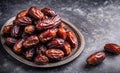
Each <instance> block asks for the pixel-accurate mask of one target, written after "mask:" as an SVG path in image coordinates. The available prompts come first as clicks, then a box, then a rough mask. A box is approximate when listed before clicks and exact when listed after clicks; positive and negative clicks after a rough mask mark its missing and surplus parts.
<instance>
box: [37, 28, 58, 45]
mask: <svg viewBox="0 0 120 73" xmlns="http://www.w3.org/2000/svg"><path fill="white" fill-rule="evenodd" d="M56 32H57V29H54V28H53V29H48V30H46V31H44V32H42V33H41V34H39V36H38V37H39V40H40V41H41V42H43V43H44V42H47V41H49V40H51V39H52V38H54V37H55V36H56Z"/></svg>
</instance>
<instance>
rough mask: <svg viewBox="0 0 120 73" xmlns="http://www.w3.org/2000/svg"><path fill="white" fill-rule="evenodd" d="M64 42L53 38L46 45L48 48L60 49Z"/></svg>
mask: <svg viewBox="0 0 120 73" xmlns="http://www.w3.org/2000/svg"><path fill="white" fill-rule="evenodd" d="M63 44H64V40H63V39H60V38H55V39H53V40H52V41H50V42H49V43H48V44H47V47H49V48H61V47H63Z"/></svg>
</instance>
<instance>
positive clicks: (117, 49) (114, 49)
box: [104, 43, 120, 54]
mask: <svg viewBox="0 0 120 73" xmlns="http://www.w3.org/2000/svg"><path fill="white" fill-rule="evenodd" d="M104 49H105V51H108V52H110V53H113V54H120V46H119V45H117V44H113V43H109V44H105V46H104Z"/></svg>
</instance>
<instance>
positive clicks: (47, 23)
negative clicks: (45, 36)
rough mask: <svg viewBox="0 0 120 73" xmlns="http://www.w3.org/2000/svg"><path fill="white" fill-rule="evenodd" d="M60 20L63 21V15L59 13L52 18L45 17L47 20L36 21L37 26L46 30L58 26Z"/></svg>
mask: <svg viewBox="0 0 120 73" xmlns="http://www.w3.org/2000/svg"><path fill="white" fill-rule="evenodd" d="M60 22H61V17H60V16H59V15H56V16H54V17H52V18H51V19H45V20H42V21H38V22H36V28H37V29H38V30H41V31H42V30H46V29H49V28H53V27H55V26H58V24H59V23H60Z"/></svg>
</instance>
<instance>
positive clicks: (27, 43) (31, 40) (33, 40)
mask: <svg viewBox="0 0 120 73" xmlns="http://www.w3.org/2000/svg"><path fill="white" fill-rule="evenodd" d="M38 43H39V39H38V37H37V36H36V35H32V36H30V37H28V38H27V39H26V40H25V41H24V42H23V46H24V47H25V48H30V47H33V46H35V45H37V44H38Z"/></svg>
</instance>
